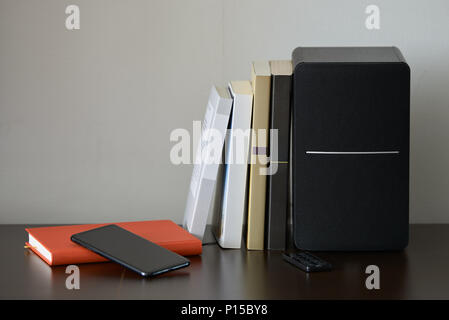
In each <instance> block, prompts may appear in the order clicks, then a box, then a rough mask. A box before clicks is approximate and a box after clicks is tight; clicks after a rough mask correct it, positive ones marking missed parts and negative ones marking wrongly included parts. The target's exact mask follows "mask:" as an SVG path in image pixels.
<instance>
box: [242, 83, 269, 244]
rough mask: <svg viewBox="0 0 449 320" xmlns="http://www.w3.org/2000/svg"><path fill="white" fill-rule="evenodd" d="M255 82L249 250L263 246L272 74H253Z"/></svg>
mask: <svg viewBox="0 0 449 320" xmlns="http://www.w3.org/2000/svg"><path fill="white" fill-rule="evenodd" d="M253 86H254V104H253V122H252V130H253V132H252V133H253V134H252V136H251V148H250V158H251V164H250V178H249V193H248V226H247V238H246V247H247V249H248V250H263V249H264V228H265V205H266V203H265V202H266V192H267V189H266V182H267V175H266V169H267V163H266V162H267V156H266V155H267V149H268V132H269V131H268V128H269V116H270V94H271V89H270V87H271V76H255V75H254V74H253Z"/></svg>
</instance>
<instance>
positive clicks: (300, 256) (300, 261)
mask: <svg viewBox="0 0 449 320" xmlns="http://www.w3.org/2000/svg"><path fill="white" fill-rule="evenodd" d="M282 256H283V258H284V260H285V261H287V262H289V263H291V264H292V265H294V266H295V267H298V268H299V269H301V270H302V271H304V272H319V271H330V270H331V269H332V265H331V264H330V263H329V262H327V261H324V260H323V259H321V258H318V257H316V256H314V255H313V254H310V253H308V252H304V251H303V252H293V253H284V254H283V255H282Z"/></svg>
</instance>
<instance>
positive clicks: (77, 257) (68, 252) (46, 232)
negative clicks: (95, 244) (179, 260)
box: [25, 220, 202, 266]
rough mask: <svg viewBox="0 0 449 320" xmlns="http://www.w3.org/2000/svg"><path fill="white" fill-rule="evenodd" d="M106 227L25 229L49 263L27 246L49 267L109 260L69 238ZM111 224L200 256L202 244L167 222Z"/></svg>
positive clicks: (158, 242)
mask: <svg viewBox="0 0 449 320" xmlns="http://www.w3.org/2000/svg"><path fill="white" fill-rule="evenodd" d="M109 224H111V223H103V224H83V225H71V226H57V227H39V228H27V229H25V230H26V231H27V232H28V233H29V234H31V235H32V236H33V237H34V238H35V239H36V240H37V241H39V242H40V243H41V244H42V245H43V246H44V247H45V248H46V249H47V250H48V251H50V252H51V254H52V258H53V259H52V261H48V259H46V258H45V257H43V256H42V255H41V254H40V253H39V252H38V251H37V250H36V249H35V248H33V247H31V246H30V244H29V243H28V242H27V243H26V245H28V246H30V249H31V250H33V252H34V253H36V254H37V255H38V256H39V257H41V258H42V259H43V260H44V261H45V262H47V263H48V264H49V265H52V266H54V265H65V264H79V263H89V262H104V261H108V260H107V259H105V258H103V257H101V256H99V255H97V254H96V253H94V252H92V251H90V250H88V249H86V248H83V247H82V246H80V245H78V244H76V243H74V242H72V241H71V240H70V237H71V235H73V234H75V233H78V232H83V231H87V230H91V229H94V228H98V227H101V226H105V225H109ZM113 224H116V225H118V226H120V227H122V228H124V229H126V230H128V231H130V232H133V233H135V234H137V235H139V236H141V237H143V238H145V239H147V240H149V241H152V242H154V243H156V244H158V245H160V246H162V247H164V248H166V249H168V250H171V251H173V252H176V253H178V254H180V255H183V256H190V255H197V254H201V251H202V243H201V241H200V240H199V239H198V238H196V237H194V236H193V235H191V234H190V233H188V232H187V231H186V230H184V229H183V228H181V227H180V226H178V225H177V224H176V223H174V222H173V221H170V220H153V221H135V222H119V223H113Z"/></svg>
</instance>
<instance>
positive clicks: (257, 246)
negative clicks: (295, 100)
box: [183, 60, 292, 250]
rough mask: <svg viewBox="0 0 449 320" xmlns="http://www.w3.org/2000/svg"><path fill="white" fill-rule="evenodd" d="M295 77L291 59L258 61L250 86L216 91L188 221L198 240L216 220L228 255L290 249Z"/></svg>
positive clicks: (237, 83) (235, 85)
mask: <svg viewBox="0 0 449 320" xmlns="http://www.w3.org/2000/svg"><path fill="white" fill-rule="evenodd" d="M291 75H292V63H291V61H290V60H277V61H256V62H253V63H252V65H251V81H231V82H230V83H229V84H228V86H227V88H225V87H218V86H213V87H212V90H211V93H210V96H209V101H208V106H207V111H206V115H205V119H204V121H203V125H202V134H201V141H200V143H198V149H197V150H196V159H199V161H196V163H195V165H194V168H193V174H192V179H191V183H190V188H189V195H188V198H187V204H186V209H185V214H184V222H183V226H184V227H185V228H186V229H187V230H188V231H189V232H191V233H192V234H194V235H195V236H197V237H199V238H202V237H203V235H204V232H205V227H206V223H207V220H208V216H209V215H210V214H213V215H214V217H213V225H214V228H213V230H214V234H215V237H216V239H217V242H218V244H219V245H220V246H221V247H223V248H240V247H241V245H242V239H244V240H245V243H246V248H247V249H249V250H263V249H279V250H282V249H285V247H286V241H287V229H288V228H287V225H288V221H287V220H288V219H287V217H288V210H289V206H288V190H289V188H288V183H289V166H288V163H289V148H290V147H289V139H290V130H289V129H290V92H291Z"/></svg>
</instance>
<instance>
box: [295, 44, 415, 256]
mask: <svg viewBox="0 0 449 320" xmlns="http://www.w3.org/2000/svg"><path fill="white" fill-rule="evenodd" d="M292 63H293V68H294V72H293V83H292V117H293V121H292V133H293V136H292V139H293V141H292V159H291V165H292V179H293V180H292V182H293V183H292V199H293V224H294V241H295V245H296V247H297V248H299V249H303V250H313V251H327V250H329V251H334V250H338V251H340V250H341V251H343V250H350V251H352V250H355V251H359V250H361V251H365V250H400V249H403V248H405V247H406V246H407V244H408V238H409V140H410V138H409V136H410V68H409V66H408V65H407V63H406V62H405V60H404V58H403V56H402V54H401V53H400V51H399V50H398V49H397V48H395V47H358V48H356V47H341V48H310V47H299V48H296V49H295V50H294V51H293V54H292Z"/></svg>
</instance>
